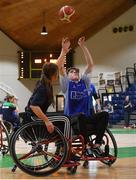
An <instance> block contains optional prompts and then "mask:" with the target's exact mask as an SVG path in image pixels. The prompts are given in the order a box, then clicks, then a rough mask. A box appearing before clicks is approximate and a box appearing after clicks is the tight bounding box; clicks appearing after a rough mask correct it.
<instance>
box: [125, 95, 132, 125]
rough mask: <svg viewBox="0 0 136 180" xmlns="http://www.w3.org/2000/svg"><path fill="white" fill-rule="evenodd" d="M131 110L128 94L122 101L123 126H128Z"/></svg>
mask: <svg viewBox="0 0 136 180" xmlns="http://www.w3.org/2000/svg"><path fill="white" fill-rule="evenodd" d="M131 111H132V104H131V101H130V99H129V96H126V97H125V101H124V121H125V123H124V128H130V126H129V122H130V113H131Z"/></svg>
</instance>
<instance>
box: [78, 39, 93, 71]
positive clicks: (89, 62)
mask: <svg viewBox="0 0 136 180" xmlns="http://www.w3.org/2000/svg"><path fill="white" fill-rule="evenodd" d="M78 45H79V46H80V47H81V49H82V51H83V53H84V57H85V60H86V64H87V66H86V68H85V73H91V72H92V69H93V65H94V64H93V59H92V56H91V53H90V52H89V50H88V48H87V47H86V46H85V37H81V38H79V40H78Z"/></svg>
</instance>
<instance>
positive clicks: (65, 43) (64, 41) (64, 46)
mask: <svg viewBox="0 0 136 180" xmlns="http://www.w3.org/2000/svg"><path fill="white" fill-rule="evenodd" d="M70 45H71V43H70V40H69V38H68V37H64V38H62V49H63V51H64V52H65V54H67V53H68V52H69V50H70V49H71V48H70Z"/></svg>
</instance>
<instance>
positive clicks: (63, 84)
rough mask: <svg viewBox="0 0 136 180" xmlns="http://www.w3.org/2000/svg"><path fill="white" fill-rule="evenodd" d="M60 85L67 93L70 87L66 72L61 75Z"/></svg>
mask: <svg viewBox="0 0 136 180" xmlns="http://www.w3.org/2000/svg"><path fill="white" fill-rule="evenodd" d="M59 81H60V87H61V90H62V92H63V93H66V91H67V89H68V84H69V80H68V78H67V75H66V74H65V75H64V76H61V75H60V79H59Z"/></svg>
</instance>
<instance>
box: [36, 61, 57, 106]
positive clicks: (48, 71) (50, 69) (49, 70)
mask: <svg viewBox="0 0 136 180" xmlns="http://www.w3.org/2000/svg"><path fill="white" fill-rule="evenodd" d="M57 73H58V66H57V65H56V64H54V63H49V62H47V63H45V64H44V65H43V67H42V73H41V78H40V80H39V81H37V83H36V86H35V89H34V92H35V91H36V89H37V88H38V87H39V86H40V84H44V85H46V86H47V87H48V88H49V89H50V92H49V98H50V101H51V102H52V103H54V99H53V88H52V84H51V77H52V76H53V75H57Z"/></svg>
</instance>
